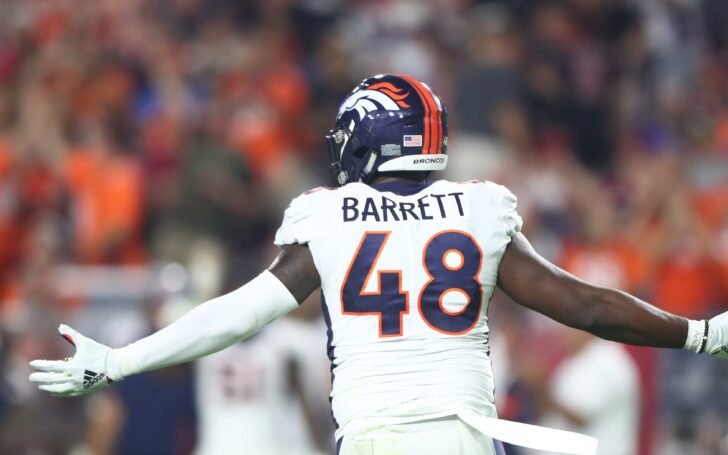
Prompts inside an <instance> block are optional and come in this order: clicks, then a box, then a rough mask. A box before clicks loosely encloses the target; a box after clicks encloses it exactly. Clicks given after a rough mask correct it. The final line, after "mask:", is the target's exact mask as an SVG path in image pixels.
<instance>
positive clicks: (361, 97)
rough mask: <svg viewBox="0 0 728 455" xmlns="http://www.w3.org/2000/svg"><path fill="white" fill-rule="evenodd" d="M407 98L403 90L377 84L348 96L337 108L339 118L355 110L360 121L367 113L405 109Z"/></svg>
mask: <svg viewBox="0 0 728 455" xmlns="http://www.w3.org/2000/svg"><path fill="white" fill-rule="evenodd" d="M408 96H409V91H406V90H405V89H402V88H397V87H395V86H394V85H393V84H391V83H389V82H379V83H377V84H373V85H370V86H369V87H367V88H366V89H365V90H360V91H358V92H355V93H353V94H352V95H351V96H349V98H347V99H346V101H344V104H342V105H341V108H339V117H341V115H342V114H344V113H345V112H348V111H352V110H355V111H356V112H357V114H359V121H361V120H363V119H364V116H365V115H366V114H367V113H368V112H372V111H376V110H379V109H384V110H387V111H398V110H400V108H404V109H407V108H409V107H410V105H409V104H407V103H406V102H405V101H404V100H405V99H406V98H407V97H408Z"/></svg>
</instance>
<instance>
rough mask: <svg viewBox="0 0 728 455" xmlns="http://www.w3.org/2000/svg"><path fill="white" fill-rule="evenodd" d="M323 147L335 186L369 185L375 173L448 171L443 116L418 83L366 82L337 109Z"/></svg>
mask: <svg viewBox="0 0 728 455" xmlns="http://www.w3.org/2000/svg"><path fill="white" fill-rule="evenodd" d="M326 143H327V148H328V153H329V162H330V164H329V168H330V170H331V174H332V177H333V179H334V182H336V183H337V184H338V185H345V184H347V183H349V182H364V183H366V182H368V181H369V180H371V178H372V177H373V176H374V175H375V174H376V173H379V172H392V171H424V172H427V173H429V172H430V171H437V170H442V169H445V166H446V165H447V155H446V153H447V110H446V109H445V105H444V104H443V102H442V100H441V99H440V97H439V96H437V95H436V94H435V93H434V92H433V91H432V89H430V87H428V86H427V85H426V84H424V83H422V82H420V81H418V80H417V79H415V78H413V77H410V76H405V75H403V74H397V75H395V74H381V75H378V76H374V77H370V78H368V79H364V80H363V81H362V82H361V83H360V84H359V85H358V86H357V87H356V88H355V89H354V90H353V91H352V92H351V93H350V94H349V95H347V97H346V98H345V99H344V102H343V103H342V104H341V107H339V113H338V115H337V116H336V124H335V126H334V129H332V130H331V131H330V132H329V134H328V136H326Z"/></svg>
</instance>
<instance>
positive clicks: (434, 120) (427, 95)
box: [400, 74, 442, 153]
mask: <svg viewBox="0 0 728 455" xmlns="http://www.w3.org/2000/svg"><path fill="white" fill-rule="evenodd" d="M400 77H402V78H403V79H405V80H406V81H407V82H409V83H410V84H412V86H414V87H415V89H416V90H417V92H418V93H419V94H420V97H421V98H422V100H423V104H424V105H425V136H427V139H426V141H425V143H426V145H427V146H425V147H422V150H423V153H440V151H441V150H442V112H441V111H440V109H439V108H438V106H437V102H436V101H435V98H434V95H433V93H432V91H431V90H430V89H429V88H428V87H427V86H426V85H424V84H423V83H422V82H420V81H418V80H417V79H415V78H413V77H410V76H406V75H403V74H401V75H400Z"/></svg>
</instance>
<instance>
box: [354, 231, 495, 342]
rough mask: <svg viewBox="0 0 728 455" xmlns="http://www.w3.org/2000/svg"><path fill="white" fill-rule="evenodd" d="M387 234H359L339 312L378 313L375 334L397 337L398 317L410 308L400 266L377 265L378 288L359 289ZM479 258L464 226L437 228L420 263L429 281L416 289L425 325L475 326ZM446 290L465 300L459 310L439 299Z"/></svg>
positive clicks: (445, 329) (448, 330) (449, 329)
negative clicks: (453, 259)
mask: <svg viewBox="0 0 728 455" xmlns="http://www.w3.org/2000/svg"><path fill="white" fill-rule="evenodd" d="M390 233H391V231H382V232H365V233H364V236H363V237H362V239H361V242H360V243H359V247H358V248H357V250H356V253H355V254H354V258H353V259H352V261H351V264H350V265H349V270H348V271H347V273H346V277H345V278H344V282H343V284H342V286H341V306H342V313H343V314H345V315H357V316H360V315H376V316H378V317H379V336H380V337H393V336H401V335H402V330H403V327H402V325H403V324H402V320H403V316H404V315H405V314H407V313H409V292H408V291H405V290H402V271H401V270H379V271H378V272H377V273H378V282H379V285H378V288H377V291H373V292H371V291H370V292H367V291H365V290H364V287H365V286H366V283H368V282H369V277H370V276H371V274H372V272H373V271H374V267H375V265H376V263H377V260H378V259H379V256H380V254H381V253H382V250H383V249H384V246H385V244H386V243H387V240H388V239H389V235H390ZM453 254H454V255H456V256H459V261H456V262H457V263H455V264H452V263H449V261H447V260H446V259H447V258H448V257H450V256H451V255H453ZM482 259H483V252H482V251H481V249H480V246H478V244H477V242H476V241H475V239H473V238H472V237H471V236H470V235H469V234H468V233H466V232H463V231H442V232H439V233H437V234H435V235H434V236H432V237H431V238H430V240H428V241H427V243H426V244H425V247H424V248H423V250H422V267H423V268H424V270H425V272H426V273H427V275H428V276H429V280H428V281H427V282H426V283H425V285H424V286H423V287H422V289H421V290H420V292H419V299H418V302H417V306H418V309H419V312H420V315H421V316H422V319H423V320H424V321H425V323H426V324H427V325H428V326H429V327H430V328H432V329H433V330H436V331H438V332H441V333H445V334H449V335H460V334H463V333H466V332H468V331H470V329H472V328H473V327H474V326H475V323H476V322H477V321H478V317H479V316H480V309H481V306H482V297H483V290H482V288H481V286H480V282H479V280H478V275H479V274H480V267H481V264H482ZM450 292H458V293H461V294H462V295H464V296H465V298H466V301H467V303H466V304H465V305H464V306H462V308H460V309H458V310H448V309H447V308H445V305H444V304H443V300H444V298H445V295H446V294H448V293H450Z"/></svg>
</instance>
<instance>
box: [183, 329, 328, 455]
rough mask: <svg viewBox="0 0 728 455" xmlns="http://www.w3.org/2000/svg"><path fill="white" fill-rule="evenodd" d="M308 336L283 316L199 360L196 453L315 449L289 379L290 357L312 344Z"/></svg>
mask: <svg viewBox="0 0 728 455" xmlns="http://www.w3.org/2000/svg"><path fill="white" fill-rule="evenodd" d="M309 338H310V336H307V333H306V331H305V330H304V329H303V328H299V327H298V323H297V322H295V321H291V320H289V319H288V318H282V319H279V320H277V321H274V322H273V323H271V324H270V325H269V326H268V327H266V328H264V329H263V330H262V331H261V332H260V333H258V334H257V335H255V336H253V337H251V338H249V339H247V340H245V342H243V343H238V344H235V345H233V346H230V347H229V348H227V349H225V350H222V351H220V352H217V353H215V354H212V355H210V356H207V357H204V358H202V359H200V360H199V361H197V363H196V365H195V381H196V382H195V386H196V395H197V410H198V420H199V434H198V444H197V447H196V449H195V454H196V455H218V454H223V453H241V454H242V453H245V454H251V455H277V454H280V455H284V454H289V453H300V454H312V453H314V452H315V450H314V446H313V443H312V441H311V438H310V436H309V432H308V431H307V425H308V423H307V422H306V421H305V419H304V415H303V411H302V409H301V404H300V401H299V400H298V399H296V398H297V397H295V396H293V395H292V390H291V388H290V387H289V382H288V381H289V370H288V368H289V366H290V362H292V361H294V359H300V357H301V352H300V351H301V350H304V349H309V346H310V343H309Z"/></svg>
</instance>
